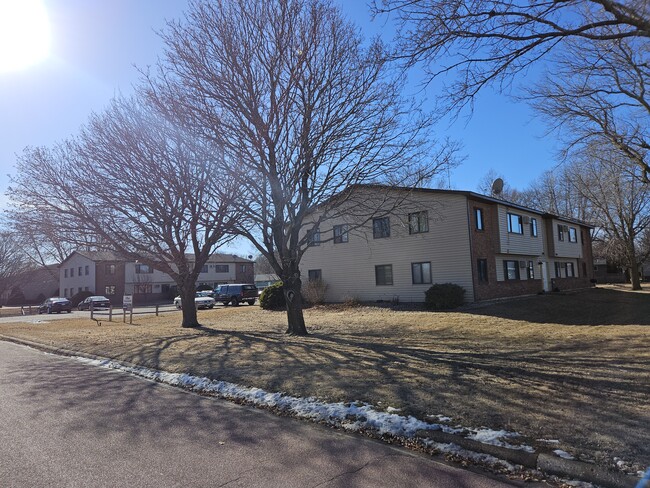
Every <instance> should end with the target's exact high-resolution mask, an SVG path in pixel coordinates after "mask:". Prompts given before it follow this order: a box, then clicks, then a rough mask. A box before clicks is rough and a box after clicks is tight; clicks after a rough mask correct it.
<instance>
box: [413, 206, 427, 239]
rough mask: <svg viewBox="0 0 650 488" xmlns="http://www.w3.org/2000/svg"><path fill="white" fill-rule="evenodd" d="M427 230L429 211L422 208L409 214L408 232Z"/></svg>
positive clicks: (419, 232)
mask: <svg viewBox="0 0 650 488" xmlns="http://www.w3.org/2000/svg"><path fill="white" fill-rule="evenodd" d="M422 232H429V213H428V212H427V211H426V210H424V211H422V212H415V213H410V214H409V234H421V233H422Z"/></svg>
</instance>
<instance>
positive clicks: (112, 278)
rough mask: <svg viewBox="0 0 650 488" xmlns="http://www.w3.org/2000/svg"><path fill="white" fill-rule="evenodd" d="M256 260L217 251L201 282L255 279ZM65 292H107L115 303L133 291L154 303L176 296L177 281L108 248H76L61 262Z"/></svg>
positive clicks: (135, 297) (137, 299) (135, 296)
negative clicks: (82, 249)
mask: <svg viewBox="0 0 650 488" xmlns="http://www.w3.org/2000/svg"><path fill="white" fill-rule="evenodd" d="M190 259H191V257H190ZM253 264H254V263H253V262H252V261H250V260H248V259H244V258H240V257H238V256H235V255H233V254H213V255H212V256H211V257H210V259H209V260H208V262H207V263H206V264H205V265H204V267H203V271H202V272H201V274H200V275H199V279H198V280H197V283H196V284H197V286H199V285H208V286H210V287H214V286H216V285H218V284H221V283H252V281H253V276H254V269H253ZM59 282H60V284H59V286H60V290H61V294H62V296H65V297H68V298H70V297H72V296H73V295H75V294H76V293H78V292H80V291H90V292H92V293H95V294H97V295H105V296H106V297H108V298H109V299H110V300H111V302H112V303H113V304H120V303H122V297H123V296H124V295H125V294H126V295H133V300H134V303H136V304H141V303H153V302H158V301H164V300H168V299H170V297H171V298H173V296H174V295H175V294H176V293H177V290H176V284H175V283H174V281H173V280H172V279H171V278H170V277H169V275H167V274H166V273H163V272H161V271H158V270H155V269H152V268H150V267H149V266H147V265H145V264H142V263H138V262H130V261H127V260H125V259H122V258H120V257H119V256H118V255H117V254H115V253H112V252H107V251H75V252H73V253H72V254H71V255H70V256H68V257H67V258H66V259H65V261H63V262H62V263H61V264H60V266H59Z"/></svg>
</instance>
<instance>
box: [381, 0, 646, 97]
mask: <svg viewBox="0 0 650 488" xmlns="http://www.w3.org/2000/svg"><path fill="white" fill-rule="evenodd" d="M649 6H650V4H649V3H648V1H647V0H630V1H626V2H617V1H611V0H565V1H555V0H546V1H539V2H531V1H528V0H505V1H504V0H475V1H468V0H374V1H373V11H374V12H375V13H376V14H389V15H392V16H394V17H396V19H397V22H398V24H399V26H400V29H399V36H398V38H399V46H398V49H397V50H396V52H397V53H398V54H397V55H398V56H399V57H400V58H402V59H404V60H406V61H407V63H408V64H410V65H412V64H415V63H422V64H423V65H424V66H425V67H426V68H427V70H428V73H429V75H430V76H431V77H436V76H439V75H441V74H445V73H452V72H453V73H454V74H457V75H458V76H457V78H456V79H455V81H454V82H453V83H452V84H450V85H449V87H448V88H449V95H450V102H451V107H459V106H463V105H465V104H467V103H470V102H471V101H472V100H473V99H474V97H475V95H476V94H477V93H478V92H479V91H480V90H481V89H482V88H483V87H484V86H486V85H488V84H497V85H501V84H503V83H505V84H509V83H510V82H511V81H512V77H513V76H515V75H517V74H526V72H527V71H526V70H527V69H528V68H529V67H530V66H531V65H532V64H533V63H535V62H537V61H539V60H540V59H541V58H544V57H545V56H546V55H547V54H549V53H550V52H552V51H556V50H557V49H558V48H560V49H561V48H562V47H563V43H564V41H566V40H568V39H574V38H580V39H585V40H587V41H589V42H591V43H599V42H607V41H610V40H612V39H615V38H616V39H624V38H639V39H643V40H644V42H646V43H647V41H648V38H650V10H649Z"/></svg>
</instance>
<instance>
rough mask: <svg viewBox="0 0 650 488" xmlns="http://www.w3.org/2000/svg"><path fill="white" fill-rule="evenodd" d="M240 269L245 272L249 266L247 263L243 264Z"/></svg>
mask: <svg viewBox="0 0 650 488" xmlns="http://www.w3.org/2000/svg"><path fill="white" fill-rule="evenodd" d="M239 270H240V271H241V272H242V273H245V272H246V271H247V270H248V266H247V265H245V264H242V265H241V267H240V268H239Z"/></svg>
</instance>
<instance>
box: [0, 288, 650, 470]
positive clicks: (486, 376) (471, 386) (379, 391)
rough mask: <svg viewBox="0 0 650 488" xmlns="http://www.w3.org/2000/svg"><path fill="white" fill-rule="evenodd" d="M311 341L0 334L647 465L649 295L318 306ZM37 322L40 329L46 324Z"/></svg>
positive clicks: (160, 332) (82, 322)
mask: <svg viewBox="0 0 650 488" xmlns="http://www.w3.org/2000/svg"><path fill="white" fill-rule="evenodd" d="M305 315H306V320H307V323H308V328H309V332H310V335H309V336H308V337H290V336H287V335H285V334H284V330H285V326H286V322H285V320H286V319H285V315H284V313H282V312H266V311H263V310H261V309H260V308H259V307H257V306H255V307H249V306H247V305H246V306H241V307H237V308H233V307H227V308H218V309H215V310H208V311H200V312H199V318H200V320H201V322H202V323H203V324H204V327H203V328H202V329H182V328H180V327H179V326H178V324H179V318H180V315H179V314H177V313H173V314H168V315H166V316H161V317H158V318H156V317H154V316H140V317H138V318H137V323H134V324H133V325H128V324H122V323H119V322H113V323H108V322H106V321H102V325H101V326H98V325H97V324H96V323H95V322H93V321H90V320H87V319H77V320H61V321H52V322H48V323H39V324H25V323H11V324H0V335H6V336H12V337H17V338H23V339H29V340H32V341H36V342H39V343H43V344H47V345H52V346H58V347H63V348H67V349H71V350H80V351H84V352H87V353H93V354H97V355H100V356H104V357H110V358H116V359H119V360H124V361H129V362H132V363H137V364H140V365H144V366H148V367H151V368H156V369H162V370H166V371H172V372H187V373H192V374H196V375H202V376H208V377H211V378H214V379H220V380H226V381H231V382H234V383H239V384H242V385H249V386H257V387H260V388H264V389H266V390H269V391H283V392H286V393H289V394H291V395H297V396H316V397H318V398H320V399H323V400H328V401H338V400H361V401H365V402H369V403H372V404H374V405H377V406H380V407H381V406H384V407H387V406H392V407H399V408H402V409H403V413H408V414H413V415H415V416H417V417H420V418H426V416H427V415H435V414H443V415H447V416H450V417H451V418H452V419H453V420H452V424H453V425H458V424H460V425H464V426H470V427H479V426H486V427H491V428H494V429H501V428H504V429H507V430H513V431H518V432H520V433H522V434H523V435H524V436H525V440H526V441H527V442H528V443H530V444H533V445H536V446H538V447H540V446H544V445H546V446H548V444H545V443H543V442H540V441H539V439H557V440H559V441H560V444H559V445H553V446H552V447H553V448H557V447H560V448H563V449H565V450H568V451H569V452H571V453H573V454H575V455H580V456H581V457H582V458H586V459H593V460H595V461H597V462H599V463H600V464H610V463H611V462H612V461H613V459H614V457H619V458H622V459H624V460H627V461H631V462H634V463H636V464H637V465H643V466H646V465H648V464H650V449H649V445H650V443H649V442H648V440H649V439H650V296H649V295H647V294H635V293H624V292H621V291H617V290H614V289H594V290H590V291H586V292H581V293H577V294H572V295H548V296H538V297H531V298H526V299H519V300H514V301H509V302H503V303H498V304H493V305H489V306H481V307H475V308H470V309H466V310H464V311H462V312H453V313H430V312H422V311H404V310H402V311H398V310H390V309H386V308H379V307H359V308H345V307H342V306H338V307H337V306H328V307H315V308H312V309H309V310H307V311H306V313H305ZM44 320H46V319H44Z"/></svg>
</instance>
